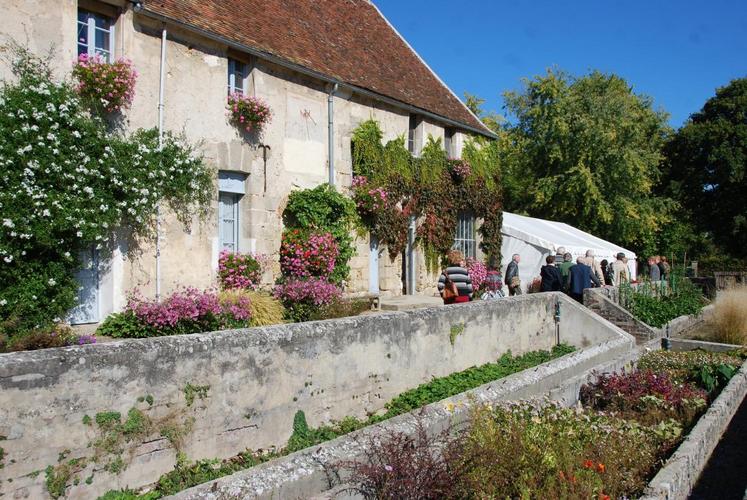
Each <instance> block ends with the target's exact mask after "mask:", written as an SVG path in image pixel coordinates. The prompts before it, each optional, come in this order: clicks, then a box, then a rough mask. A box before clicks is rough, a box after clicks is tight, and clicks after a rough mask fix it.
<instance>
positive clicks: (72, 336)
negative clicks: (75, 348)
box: [0, 325, 96, 352]
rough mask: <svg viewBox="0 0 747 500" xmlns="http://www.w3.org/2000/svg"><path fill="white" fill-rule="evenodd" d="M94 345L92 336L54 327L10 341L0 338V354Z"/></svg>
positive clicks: (94, 341)
mask: <svg viewBox="0 0 747 500" xmlns="http://www.w3.org/2000/svg"><path fill="white" fill-rule="evenodd" d="M95 343H96V337H95V336H93V335H79V334H77V333H75V331H74V330H73V329H72V328H70V327H68V326H63V325H54V326H52V327H47V328H40V329H38V330H33V331H30V332H28V333H26V334H24V335H21V336H17V337H14V338H12V339H10V340H9V339H8V338H7V337H2V336H0V352H13V351H32V350H36V349H47V348H50V347H67V346H71V345H84V344H95Z"/></svg>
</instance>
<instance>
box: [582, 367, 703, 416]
mask: <svg viewBox="0 0 747 500" xmlns="http://www.w3.org/2000/svg"><path fill="white" fill-rule="evenodd" d="M579 399H580V401H581V402H582V403H583V404H584V405H586V406H588V407H590V408H594V409H596V410H600V411H612V412H616V413H619V414H620V415H622V416H624V417H626V418H631V419H633V420H637V421H639V422H641V423H643V424H645V425H652V424H657V423H659V422H661V421H665V420H667V419H672V418H673V419H675V420H677V421H679V422H681V423H682V424H683V425H684V426H689V425H690V423H691V422H692V421H694V420H695V418H696V416H697V415H698V414H699V412H700V411H701V410H703V409H704V408H705V406H706V401H707V400H708V394H707V393H706V392H705V391H704V390H703V389H700V388H698V387H695V386H694V385H692V384H690V383H682V382H677V381H676V380H673V379H672V377H671V376H670V375H669V374H668V373H667V372H659V373H655V372H653V371H650V370H641V371H636V372H633V373H628V374H611V375H610V374H602V375H600V376H599V377H598V378H597V380H596V382H594V383H593V384H587V385H584V386H583V387H581V391H580V394H579Z"/></svg>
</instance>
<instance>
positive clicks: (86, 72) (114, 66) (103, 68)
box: [73, 54, 138, 113]
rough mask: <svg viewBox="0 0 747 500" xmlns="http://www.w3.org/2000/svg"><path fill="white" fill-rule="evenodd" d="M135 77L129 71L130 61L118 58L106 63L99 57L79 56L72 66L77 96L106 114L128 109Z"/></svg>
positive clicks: (130, 70) (131, 70)
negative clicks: (88, 101)
mask: <svg viewBox="0 0 747 500" xmlns="http://www.w3.org/2000/svg"><path fill="white" fill-rule="evenodd" d="M137 76H138V75H137V71H135V70H134V69H132V62H130V61H129V60H127V59H118V60H117V61H115V62H113V63H109V62H107V61H105V60H104V58H103V57H101V56H100V55H99V54H96V55H94V56H93V57H91V56H89V55H88V54H80V55H79V56H78V60H77V61H76V62H75V64H74V65H73V77H74V78H75V79H76V80H77V81H78V85H77V87H76V90H77V91H78V93H79V94H80V95H81V97H84V98H86V99H89V100H90V101H91V102H92V103H93V104H94V106H95V107H100V108H102V109H104V111H106V112H107V113H113V112H116V111H121V110H122V109H126V108H129V107H130V104H132V98H133V97H134V95H135V81H136V80H137Z"/></svg>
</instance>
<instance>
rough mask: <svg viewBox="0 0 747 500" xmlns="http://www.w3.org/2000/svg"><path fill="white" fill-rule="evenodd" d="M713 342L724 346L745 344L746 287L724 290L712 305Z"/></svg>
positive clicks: (746, 340)
mask: <svg viewBox="0 0 747 500" xmlns="http://www.w3.org/2000/svg"><path fill="white" fill-rule="evenodd" d="M710 322H711V323H712V326H713V328H712V331H713V334H712V335H713V340H714V341H715V342H721V343H724V344H737V345H746V344H747V286H739V287H736V288H731V289H729V290H725V291H723V292H721V293H720V294H719V295H718V298H717V299H716V302H715V303H714V310H713V318H712V319H711V320H710Z"/></svg>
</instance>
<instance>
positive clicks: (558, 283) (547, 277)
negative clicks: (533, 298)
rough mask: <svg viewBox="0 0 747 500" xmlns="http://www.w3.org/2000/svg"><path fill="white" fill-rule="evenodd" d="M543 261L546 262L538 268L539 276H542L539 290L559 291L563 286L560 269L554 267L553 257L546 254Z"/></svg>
mask: <svg viewBox="0 0 747 500" xmlns="http://www.w3.org/2000/svg"><path fill="white" fill-rule="evenodd" d="M545 262H546V263H547V264H546V265H544V266H542V269H540V276H541V277H542V284H541V285H540V291H541V292H559V291H560V290H561V288H562V287H563V277H562V276H561V274H560V269H558V268H557V267H555V257H554V256H552V255H548V256H547V258H546V259H545Z"/></svg>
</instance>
